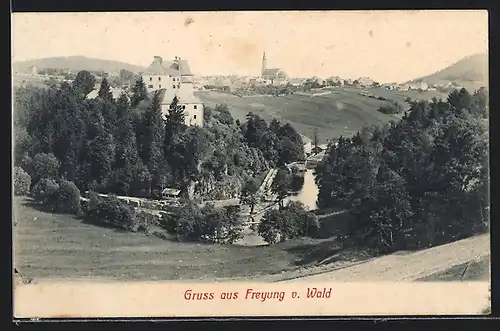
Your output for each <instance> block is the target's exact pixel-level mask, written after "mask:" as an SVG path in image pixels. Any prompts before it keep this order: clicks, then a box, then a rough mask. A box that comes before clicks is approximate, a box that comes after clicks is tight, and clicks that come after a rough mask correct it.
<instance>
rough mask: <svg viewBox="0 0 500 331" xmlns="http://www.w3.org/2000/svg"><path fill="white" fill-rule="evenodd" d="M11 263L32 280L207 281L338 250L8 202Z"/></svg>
mask: <svg viewBox="0 0 500 331" xmlns="http://www.w3.org/2000/svg"><path fill="white" fill-rule="evenodd" d="M13 215H14V228H13V229H14V234H13V238H14V260H15V266H16V268H17V269H18V270H19V271H20V272H21V273H22V274H23V275H24V276H27V277H32V278H34V279H61V278H71V279H78V278H87V277H91V278H93V279H96V278H104V279H116V280H149V281H153V280H188V279H195V280H213V279H218V278H233V277H236V278H239V277H244V278H248V277H257V276H259V275H273V274H280V273H282V272H285V271H293V270H297V269H303V268H307V267H308V266H313V265H317V263H318V262H319V261H321V260H322V259H324V258H326V257H328V256H330V255H333V254H334V253H335V252H336V251H338V246H337V244H336V242H335V241H334V240H332V239H326V240H325V239H311V238H304V239H296V240H290V241H289V242H286V243H284V244H278V245H273V246H260V247H247V246H238V245H217V244H201V243H180V242H177V241H175V240H174V239H162V238H159V237H157V236H155V235H146V234H141V233H130V232H123V231H118V230H115V229H110V228H104V227H98V226H95V225H89V224H85V223H83V222H82V221H81V220H79V219H76V218H75V217H73V216H70V215H58V214H51V213H46V212H41V211H39V210H37V209H36V208H35V207H33V206H32V205H31V202H30V200H29V199H27V198H15V200H14V211H13Z"/></svg>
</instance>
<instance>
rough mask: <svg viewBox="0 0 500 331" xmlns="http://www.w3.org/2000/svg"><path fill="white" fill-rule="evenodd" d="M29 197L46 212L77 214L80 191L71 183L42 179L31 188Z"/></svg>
mask: <svg viewBox="0 0 500 331" xmlns="http://www.w3.org/2000/svg"><path fill="white" fill-rule="evenodd" d="M31 197H32V198H33V199H34V200H35V201H36V202H37V203H39V204H40V205H41V207H42V208H43V209H45V210H47V211H52V212H56V213H64V214H78V213H79V211H80V190H79V189H78V188H77V187H76V185H75V184H74V183H73V182H70V181H66V180H59V181H56V180H53V179H49V178H42V179H41V180H39V181H38V183H37V184H36V185H35V186H33V189H32V190H31Z"/></svg>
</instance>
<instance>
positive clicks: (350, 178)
mask: <svg viewBox="0 0 500 331" xmlns="http://www.w3.org/2000/svg"><path fill="white" fill-rule="evenodd" d="M487 118H488V103H487V92H486V90H485V89H480V90H478V91H476V92H475V93H474V94H473V95H471V94H469V92H468V91H467V90H465V89H462V90H460V91H457V90H455V91H453V92H451V93H450V94H449V96H448V98H447V100H446V101H442V100H436V99H433V100H432V101H430V102H412V104H411V109H410V110H409V111H408V112H406V113H405V115H404V117H403V118H402V120H401V121H398V122H392V123H389V124H388V125H386V126H384V127H379V126H371V127H367V128H365V129H363V130H361V131H360V132H358V133H357V134H356V135H355V136H353V137H350V138H344V137H341V138H340V139H339V140H338V144H337V145H336V146H331V147H330V149H329V152H328V154H327V155H326V157H325V158H324V159H323V161H322V162H321V163H320V164H319V165H318V166H317V169H316V175H317V176H316V181H317V184H318V187H319V194H318V205H319V207H320V208H334V209H344V210H350V211H351V215H352V220H351V222H350V223H349V226H348V229H347V230H346V231H344V232H345V233H342V234H341V235H344V236H345V237H349V238H351V240H354V241H355V242H357V243H359V244H361V245H363V246H369V247H373V248H376V249H378V250H383V251H394V250H398V249H411V248H423V247H429V246H433V245H437V244H442V243H446V242H450V241H453V240H457V239H460V238H463V237H467V236H470V235H472V234H474V233H478V232H482V231H485V230H486V229H487V228H488V221H489V217H488V215H489V210H488V209H489V194H488V193H489V192H488V185H489V178H488V173H489V167H488V129H487V128H488V121H487Z"/></svg>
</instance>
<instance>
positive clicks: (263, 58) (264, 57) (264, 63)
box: [260, 52, 266, 75]
mask: <svg viewBox="0 0 500 331" xmlns="http://www.w3.org/2000/svg"><path fill="white" fill-rule="evenodd" d="M264 71H266V52H264V53H263V54H262V70H261V72H260V74H261V75H263V74H264Z"/></svg>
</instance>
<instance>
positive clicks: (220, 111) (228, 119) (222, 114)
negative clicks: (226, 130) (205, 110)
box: [214, 105, 234, 125]
mask: <svg viewBox="0 0 500 331" xmlns="http://www.w3.org/2000/svg"><path fill="white" fill-rule="evenodd" d="M215 111H216V112H217V114H216V115H214V117H215V118H216V119H217V120H219V122H220V123H221V124H225V125H233V124H234V118H233V116H232V115H231V113H230V112H229V109H228V108H227V105H217V106H216V107H215Z"/></svg>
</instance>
